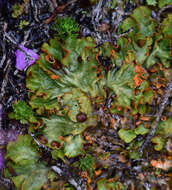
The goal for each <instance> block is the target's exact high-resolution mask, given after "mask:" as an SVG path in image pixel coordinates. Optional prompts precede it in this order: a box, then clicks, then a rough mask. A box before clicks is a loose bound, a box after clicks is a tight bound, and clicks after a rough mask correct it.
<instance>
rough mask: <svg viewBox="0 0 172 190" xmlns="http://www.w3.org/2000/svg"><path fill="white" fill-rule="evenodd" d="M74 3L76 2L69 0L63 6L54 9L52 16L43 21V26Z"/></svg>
mask: <svg viewBox="0 0 172 190" xmlns="http://www.w3.org/2000/svg"><path fill="white" fill-rule="evenodd" d="M76 1H77V0H71V1H69V2H68V3H66V4H64V5H61V6H57V7H55V10H54V12H53V14H52V15H51V16H50V17H49V18H48V19H47V20H45V24H49V23H51V22H52V21H53V20H54V18H55V17H56V16H57V14H58V13H62V12H63V11H64V9H65V8H66V7H67V6H69V5H70V4H72V3H75V2H76Z"/></svg>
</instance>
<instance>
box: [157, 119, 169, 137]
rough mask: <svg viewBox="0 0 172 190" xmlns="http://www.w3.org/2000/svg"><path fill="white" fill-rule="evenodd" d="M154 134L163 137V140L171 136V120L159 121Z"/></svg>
mask: <svg viewBox="0 0 172 190" xmlns="http://www.w3.org/2000/svg"><path fill="white" fill-rule="evenodd" d="M156 134H159V135H162V136H164V138H166V137H168V136H170V135H171V134H172V118H168V119H166V121H161V122H160V123H159V124H158V126H157V129H156Z"/></svg>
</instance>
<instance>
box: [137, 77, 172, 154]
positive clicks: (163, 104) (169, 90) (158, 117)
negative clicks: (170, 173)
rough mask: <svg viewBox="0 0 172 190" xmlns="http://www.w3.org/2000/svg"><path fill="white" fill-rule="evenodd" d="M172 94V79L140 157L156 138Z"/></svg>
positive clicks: (140, 149)
mask: <svg viewBox="0 0 172 190" xmlns="http://www.w3.org/2000/svg"><path fill="white" fill-rule="evenodd" d="M171 92H172V77H171V79H170V80H169V82H168V84H167V86H166V88H165V93H164V97H163V99H162V102H161V104H160V106H159V109H158V111H157V114H156V119H155V122H154V124H153V126H152V129H151V130H150V133H149V134H148V136H147V137H146V140H145V142H144V143H143V144H142V146H141V147H140V148H139V150H138V152H139V155H140V156H142V154H143V150H144V149H145V147H146V146H147V145H148V143H149V142H150V140H151V138H152V137H153V136H154V134H155V131H156V127H157V125H158V123H159V121H160V119H161V117H162V113H163V111H164V109H165V107H166V105H167V102H168V99H169V97H170V94H171Z"/></svg>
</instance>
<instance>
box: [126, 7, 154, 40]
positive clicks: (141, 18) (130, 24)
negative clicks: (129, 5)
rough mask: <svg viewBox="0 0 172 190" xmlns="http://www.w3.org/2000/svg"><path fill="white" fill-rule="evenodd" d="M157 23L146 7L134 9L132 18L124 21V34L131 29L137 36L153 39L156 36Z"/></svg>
mask: <svg viewBox="0 0 172 190" xmlns="http://www.w3.org/2000/svg"><path fill="white" fill-rule="evenodd" d="M155 26H156V24H155V22H154V20H153V19H152V17H151V10H150V9H149V8H147V7H146V6H139V7H137V8H136V9H134V11H133V13H132V14H131V17H130V18H127V19H126V20H124V22H123V25H122V29H123V32H124V31H126V30H128V29H129V28H133V29H134V32H135V33H136V34H142V35H143V36H145V37H146V36H147V37H151V36H152V35H153V34H154V30H155Z"/></svg>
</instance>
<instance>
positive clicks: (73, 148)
mask: <svg viewBox="0 0 172 190" xmlns="http://www.w3.org/2000/svg"><path fill="white" fill-rule="evenodd" d="M65 141H66V144H65V147H64V152H65V155H66V156H68V157H70V158H71V157H75V156H78V155H80V154H82V153H83V150H82V149H83V143H84V140H83V139H82V138H81V136H80V135H76V136H73V137H71V136H69V137H68V138H66V140H65Z"/></svg>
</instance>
